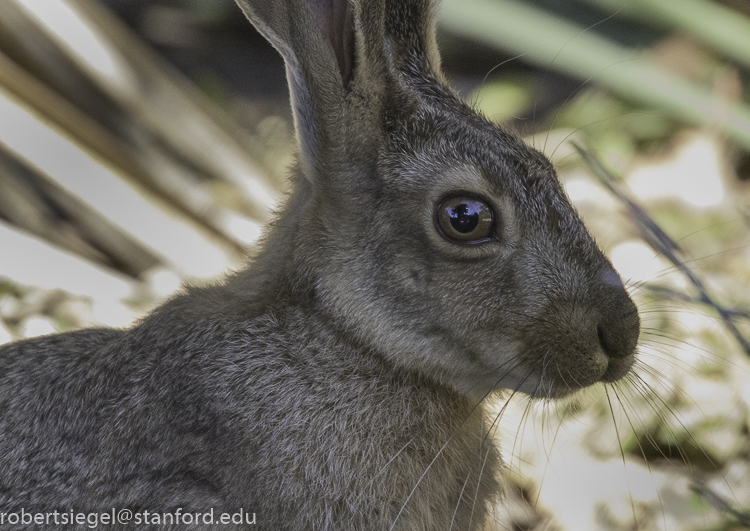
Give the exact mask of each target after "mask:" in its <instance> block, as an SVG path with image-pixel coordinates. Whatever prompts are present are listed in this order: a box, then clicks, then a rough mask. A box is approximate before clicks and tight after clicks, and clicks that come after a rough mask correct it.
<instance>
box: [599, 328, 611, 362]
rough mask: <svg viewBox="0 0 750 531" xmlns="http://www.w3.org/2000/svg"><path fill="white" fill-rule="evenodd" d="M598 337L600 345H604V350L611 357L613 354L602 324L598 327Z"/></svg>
mask: <svg viewBox="0 0 750 531" xmlns="http://www.w3.org/2000/svg"><path fill="white" fill-rule="evenodd" d="M596 337H597V338H599V345H600V346H601V347H602V350H603V351H604V353H605V354H606V355H607V356H609V357H610V358H611V357H612V354H611V353H610V351H609V348H608V347H607V342H606V340H605V339H604V330H603V329H602V327H601V326H597V327H596Z"/></svg>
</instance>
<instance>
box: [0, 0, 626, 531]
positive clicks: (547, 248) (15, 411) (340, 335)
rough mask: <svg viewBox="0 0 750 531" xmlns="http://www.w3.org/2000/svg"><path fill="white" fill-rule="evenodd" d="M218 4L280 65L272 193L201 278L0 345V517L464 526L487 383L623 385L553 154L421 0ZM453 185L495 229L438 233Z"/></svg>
mask: <svg viewBox="0 0 750 531" xmlns="http://www.w3.org/2000/svg"><path fill="white" fill-rule="evenodd" d="M342 2H343V3H342ZM239 3H240V6H241V7H242V8H243V10H244V11H245V13H246V14H247V15H248V17H249V18H250V20H251V21H252V22H253V23H254V24H255V25H256V26H257V27H258V28H259V29H260V30H261V31H262V32H263V33H264V34H265V35H266V36H267V37H268V38H269V40H271V42H272V43H273V44H274V45H275V46H276V47H277V48H278V49H279V51H280V52H281V53H282V54H283V55H284V58H285V60H286V62H287V70H288V74H289V82H290V87H291V91H292V99H293V101H294V110H295V119H296V127H297V133H298V137H299V140H300V146H301V153H300V164H299V165H298V167H297V168H295V170H294V173H293V179H294V185H295V187H294V192H293V193H292V195H291V196H290V197H289V199H288V201H287V204H286V206H285V208H284V211H283V212H282V213H281V214H280V216H279V218H278V220H277V221H276V222H275V224H274V225H273V226H272V227H271V229H270V230H269V232H268V234H267V236H266V239H265V242H264V245H263V247H262V250H261V251H260V252H259V253H258V255H257V256H256V257H255V258H254V260H253V261H252V263H251V264H250V265H249V267H248V268H247V269H246V270H244V271H241V272H239V273H237V274H235V275H233V276H231V277H229V278H228V279H226V280H225V281H224V282H223V283H222V284H219V285H216V286H213V287H209V288H189V289H186V291H185V293H183V294H182V295H179V296H178V297H176V298H174V299H173V300H171V301H170V302H168V303H166V304H165V305H164V306H162V307H161V308H159V309H158V310H156V311H155V312H154V313H153V314H152V315H151V316H149V317H148V318H146V319H145V320H144V321H143V322H141V323H140V324H138V325H137V326H135V327H133V328H132V329H130V330H125V331H116V330H106V329H102V330H86V331H81V332H74V333H69V334H62V335H58V336H51V337H45V338H38V339H32V340H27V341H23V342H20V343H16V344H13V345H9V346H6V347H3V348H2V349H0V510H5V511H10V510H20V508H24V509H25V510H26V511H34V510H39V511H49V510H70V509H75V510H104V509H108V508H111V507H116V508H131V509H133V510H143V509H147V510H150V511H170V510H174V509H176V508H178V507H179V508H182V509H183V510H184V511H188V510H190V511H196V510H207V509H209V508H214V509H215V510H216V511H227V512H232V511H237V510H239V509H240V508H241V509H244V510H245V511H249V512H255V513H256V515H257V523H256V525H255V526H252V528H259V529H266V530H274V531H275V530H300V531H301V530H306V531H308V530H323V529H331V530H336V531H340V530H355V529H356V530H360V529H368V530H384V529H391V528H393V529H399V530H425V531H427V530H434V531H437V530H447V529H451V528H452V529H454V530H462V531H463V530H471V529H473V530H478V529H485V526H488V525H491V504H492V503H495V502H496V501H497V498H498V496H499V490H500V488H499V473H500V472H501V470H500V469H501V463H500V459H499V456H498V454H497V450H496V448H495V447H494V446H493V444H492V441H491V438H488V437H487V433H488V430H489V428H490V424H491V421H488V420H487V419H486V418H485V415H484V410H483V404H484V399H485V397H486V396H487V395H488V394H490V393H495V394H497V393H496V392H497V391H498V390H501V389H510V390H516V391H522V392H525V393H527V394H529V395H532V396H537V397H556V396H562V395H565V394H568V393H570V392H573V391H575V390H577V389H579V388H581V387H585V386H588V385H591V384H594V383H596V382H599V381H613V380H616V379H618V378H621V377H622V376H624V375H625V373H626V372H627V371H628V369H629V368H630V366H631V365H632V363H633V356H634V351H635V344H636V342H637V338H638V330H639V321H638V316H637V312H636V310H635V307H634V305H633V304H632V302H631V301H630V299H629V298H628V296H627V294H626V292H625V290H624V288H623V287H622V285H621V284H620V283H619V277H617V275H616V273H614V271H613V270H612V267H611V265H610V263H609V262H608V261H607V259H606V258H605V257H604V256H603V255H602V253H601V252H600V251H599V249H598V248H597V246H596V244H595V243H594V241H593V240H592V238H591V237H590V236H589V234H588V232H587V231H586V229H585V228H584V226H583V224H582V223H581V221H580V219H579V218H578V216H577V214H576V212H575V211H574V210H573V208H572V207H571V205H570V203H569V202H568V200H567V198H566V197H565V195H564V193H563V191H562V189H561V187H560V184H559V183H558V181H557V178H556V176H555V172H554V169H553V168H552V166H551V165H550V163H549V162H548V161H547V160H546V159H545V158H544V157H543V156H542V155H541V154H540V153H538V152H536V151H534V150H533V149H530V148H529V147H527V146H526V145H524V144H523V143H522V142H521V141H520V140H518V139H517V138H516V137H514V136H512V135H510V134H509V133H507V132H505V131H503V130H502V129H500V128H498V127H497V126H495V125H493V124H491V123H489V122H488V121H487V120H485V119H484V118H482V117H480V116H478V115H477V114H476V113H475V112H474V111H473V110H471V109H470V108H469V107H467V106H466V105H465V104H464V103H463V102H461V101H460V100H459V99H458V98H457V97H456V96H455V95H454V94H453V93H452V91H451V90H450V89H449V88H448V87H447V86H446V85H445V83H444V82H443V80H442V76H441V74H440V73H439V71H438V69H439V57H438V55H437V49H436V46H435V41H434V20H433V15H434V6H433V4H432V3H431V2H429V1H427V0H362V1H353V2H351V3H348V2H346V0H276V1H270V0H239ZM329 10H330V11H329ZM456 192H462V193H471V194H475V195H478V196H481V197H484V198H485V199H486V200H487V201H488V202H489V203H490V204H491V205H492V206H493V208H494V210H495V212H496V214H497V216H498V217H499V218H500V219H499V223H498V229H497V234H496V237H495V238H494V239H492V240H491V241H488V242H486V243H482V244H477V245H462V244H456V243H454V242H451V241H448V240H446V239H445V238H443V237H442V236H441V235H440V234H439V232H438V231H437V229H436V227H435V214H434V211H435V208H436V205H437V204H438V203H439V201H440V200H441V198H443V197H445V195H446V194H450V193H456ZM16 528H23V526H21V527H16ZM31 528H33V526H32V527H31ZM130 528H132V527H130ZM182 528H184V527H182ZM200 528H201V529H208V527H207V526H200ZM231 528H232V527H231V526H218V527H216V529H231ZM113 529H116V527H113ZM149 529H154V527H150V528H149Z"/></svg>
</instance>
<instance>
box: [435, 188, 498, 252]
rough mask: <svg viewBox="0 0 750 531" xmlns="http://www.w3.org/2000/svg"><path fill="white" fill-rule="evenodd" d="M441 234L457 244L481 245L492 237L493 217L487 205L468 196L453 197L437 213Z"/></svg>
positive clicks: (444, 201) (441, 205)
mask: <svg viewBox="0 0 750 531" xmlns="http://www.w3.org/2000/svg"><path fill="white" fill-rule="evenodd" d="M437 224H438V227H439V229H440V232H441V233H442V235H443V236H445V237H446V238H447V239H448V240H452V241H455V242H457V243H481V242H484V241H487V240H488V239H489V238H490V236H491V235H492V229H493V215H492V209H491V208H490V207H489V205H488V204H487V203H485V202H484V201H481V200H479V199H475V198H473V197H467V196H460V195H459V196H451V197H448V198H446V199H444V200H443V202H442V203H440V206H439V207H438V211H437Z"/></svg>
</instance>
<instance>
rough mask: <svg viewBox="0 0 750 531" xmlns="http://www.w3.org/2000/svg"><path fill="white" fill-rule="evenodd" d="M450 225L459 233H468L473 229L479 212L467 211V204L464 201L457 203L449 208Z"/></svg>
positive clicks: (477, 221)
mask: <svg viewBox="0 0 750 531" xmlns="http://www.w3.org/2000/svg"><path fill="white" fill-rule="evenodd" d="M449 215H450V218H451V225H453V228H454V229H456V230H457V231H458V232H460V233H461V234H468V233H470V232H471V231H473V230H474V229H475V228H476V227H477V224H478V223H479V213H478V212H476V211H474V212H469V206H468V205H467V204H466V203H461V204H458V205H456V206H454V207H451V208H449Z"/></svg>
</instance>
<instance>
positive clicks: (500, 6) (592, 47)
mask: <svg viewBox="0 0 750 531" xmlns="http://www.w3.org/2000/svg"><path fill="white" fill-rule="evenodd" d="M442 24H443V26H444V27H445V28H446V29H447V30H449V31H452V32H454V33H457V34H460V35H463V36H465V37H469V38H472V39H475V40H479V41H481V42H484V43H486V44H489V45H491V46H494V47H496V48H498V49H500V50H503V51H504V52H506V53H511V54H514V55H515V54H523V60H525V61H528V62H531V63H534V64H536V65H538V66H540V67H542V68H548V69H550V70H556V71H558V72H562V73H564V74H567V75H571V76H575V77H578V78H580V79H582V80H584V82H589V81H593V82H595V83H597V84H600V85H602V86H604V87H606V88H608V89H609V90H612V91H613V92H615V93H617V94H619V95H620V96H622V97H624V98H626V99H629V100H633V101H636V102H638V103H641V104H644V105H646V106H649V107H653V108H655V109H659V110H662V111H664V112H666V113H669V114H671V115H673V116H675V117H676V118H678V119H681V120H683V121H686V122H689V123H693V124H697V125H701V126H715V127H718V128H720V129H721V131H722V132H724V133H725V134H726V135H727V136H728V137H730V138H732V139H733V140H735V141H736V142H738V143H739V144H741V145H742V146H744V147H745V148H746V149H750V108H748V107H747V106H746V105H744V104H741V103H734V102H730V101H727V100H726V99H723V98H721V97H719V96H717V95H715V94H712V93H711V92H710V91H709V90H708V89H705V88H703V87H701V86H699V85H696V84H694V83H691V82H689V81H687V80H685V79H682V78H680V77H678V76H676V75H674V74H671V73H670V72H668V71H665V70H664V69H662V68H661V67H659V66H658V65H657V64H656V63H655V62H653V61H652V60H650V59H649V58H648V57H647V56H644V55H643V53H642V52H641V51H639V50H633V49H630V48H626V47H623V46H620V45H618V44H616V43H614V42H612V41H610V40H609V39H606V38H604V37H601V36H598V35H596V34H595V33H594V32H592V31H587V29H586V28H582V27H580V26H576V25H575V24H571V23H570V22H567V21H565V20H563V19H560V18H557V17H555V16H554V15H551V14H549V13H548V12H546V11H544V10H542V9H538V8H535V7H533V6H530V5H526V4H522V3H520V2H518V1H516V0H501V1H498V0H444V2H443V7H442Z"/></svg>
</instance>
